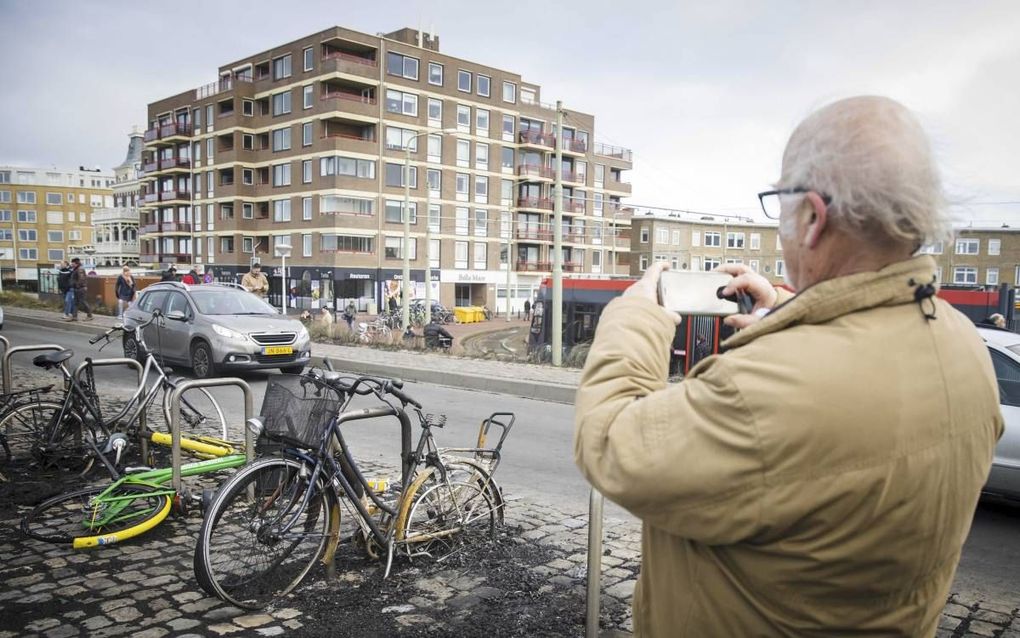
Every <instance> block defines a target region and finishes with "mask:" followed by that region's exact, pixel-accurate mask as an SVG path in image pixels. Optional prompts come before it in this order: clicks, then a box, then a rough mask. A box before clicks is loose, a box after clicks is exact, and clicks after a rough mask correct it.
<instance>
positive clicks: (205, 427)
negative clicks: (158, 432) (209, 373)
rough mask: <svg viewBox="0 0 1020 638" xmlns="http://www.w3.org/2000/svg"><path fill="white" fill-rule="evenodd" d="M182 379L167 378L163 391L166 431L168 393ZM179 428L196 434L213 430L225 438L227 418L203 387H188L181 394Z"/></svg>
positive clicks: (167, 424)
mask: <svg viewBox="0 0 1020 638" xmlns="http://www.w3.org/2000/svg"><path fill="white" fill-rule="evenodd" d="M182 381H183V379H174V380H170V379H167V381H166V383H167V387H166V388H165V389H164V391H163V418H164V419H166V429H167V432H169V431H170V416H171V415H170V395H171V394H173V391H174V389H176V388H177V386H178V385H179V384H180V383H181V382H182ZM180 408H181V430H182V431H185V430H187V431H190V432H192V433H198V434H208V433H209V432H210V431H211V432H215V434H216V436H218V437H221V438H222V439H224V440H227V439H228V438H229V437H228V435H227V419H226V417H224V416H223V409H222V408H220V404H219V403H218V402H217V401H216V399H215V398H213V395H212V394H211V393H210V392H209V391H208V390H206V389H205V388H190V389H188V390H185V391H184V394H182V395H181V406H180Z"/></svg>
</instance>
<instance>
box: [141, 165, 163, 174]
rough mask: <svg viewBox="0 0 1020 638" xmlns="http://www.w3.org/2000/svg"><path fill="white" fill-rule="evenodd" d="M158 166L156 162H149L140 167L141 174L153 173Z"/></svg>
mask: <svg viewBox="0 0 1020 638" xmlns="http://www.w3.org/2000/svg"><path fill="white" fill-rule="evenodd" d="M158 167H159V165H158V164H157V163H156V162H149V163H148V164H143V165H142V172H143V173H155V172H156V169H157V168H158Z"/></svg>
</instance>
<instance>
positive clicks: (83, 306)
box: [57, 257, 92, 321]
mask: <svg viewBox="0 0 1020 638" xmlns="http://www.w3.org/2000/svg"><path fill="white" fill-rule="evenodd" d="M87 284H88V274H87V273H86V272H85V269H84V268H82V265H81V259H79V258H77V257H75V258H74V259H72V260H71V261H70V262H67V261H64V262H63V263H61V264H60V269H59V271H58V273H57V289H58V290H59V291H60V294H62V295H63V296H64V321H78V312H79V311H81V310H84V311H85V321H92V306H91V305H90V304H89V300H88V295H87V294H86V287H87Z"/></svg>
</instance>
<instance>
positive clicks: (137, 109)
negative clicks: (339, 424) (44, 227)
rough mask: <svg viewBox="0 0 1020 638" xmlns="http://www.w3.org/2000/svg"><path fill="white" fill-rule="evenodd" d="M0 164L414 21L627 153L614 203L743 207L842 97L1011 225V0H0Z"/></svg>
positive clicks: (1015, 112)
mask: <svg viewBox="0 0 1020 638" xmlns="http://www.w3.org/2000/svg"><path fill="white" fill-rule="evenodd" d="M0 23H2V24H3V25H4V29H3V31H4V37H3V38H0V56H2V58H0V59H3V60H4V62H5V64H4V67H5V71H4V73H3V75H2V77H3V80H4V82H3V87H4V93H5V94H4V96H3V100H2V101H0V140H2V142H0V164H28V165H34V166H51V165H56V166H59V167H77V166H78V165H79V164H85V165H90V166H94V165H100V166H102V167H103V168H105V169H109V168H110V167H112V166H114V165H116V164H118V163H120V162H121V160H122V159H123V157H124V153H125V151H126V148H127V133H128V131H129V130H130V129H131V126H132V125H138V126H140V127H143V128H144V126H145V116H146V105H147V104H148V103H149V102H152V101H155V100H158V99H161V98H164V97H167V96H170V95H173V94H177V93H179V92H181V91H184V90H189V89H193V88H195V87H198V86H199V85H202V84H205V83H208V82H211V81H213V80H215V79H216V69H217V67H218V66H219V65H220V64H225V63H227V62H230V61H233V60H236V59H239V58H241V57H244V56H247V55H251V54H253V53H257V52H259V51H263V50H265V49H269V48H271V47H273V46H276V45H279V44H282V43H285V42H288V41H290V40H294V39H297V38H299V37H302V36H305V35H309V34H311V33H314V32H316V31H319V30H322V29H325V28H327V27H330V26H333V25H340V26H345V27H348V28H352V29H355V30H358V31H362V32H367V33H377V32H389V31H394V30H396V29H398V28H401V27H404V26H410V27H417V26H419V25H421V26H422V27H423V29H424V30H426V31H427V30H430V28H431V27H433V26H434V28H435V32H436V33H437V34H438V35H439V36H440V38H441V47H442V51H443V52H445V53H448V54H450V55H454V56H457V57H461V58H466V59H469V60H473V61H477V62H480V63H484V64H488V65H491V66H495V67H498V68H503V69H507V70H510V71H515V72H517V73H520V74H521V75H522V77H524V79H525V80H526V81H529V82H535V83H537V84H540V85H541V86H542V90H543V101H545V102H554V101H555V100H557V99H560V100H563V102H564V105H565V107H566V108H568V109H569V108H574V109H577V110H580V111H585V112H588V113H593V114H595V116H596V131H595V140H596V141H599V142H603V143H607V144H613V145H617V146H625V147H628V148H631V149H633V151H634V170H633V171H632V173H631V175H630V181H631V182H632V183H633V185H634V195H633V197H632V198H631V200H630V201H631V203H633V204H644V205H657V206H666V207H675V208H684V209H691V210H699V211H707V212H727V213H741V212H743V213H751V212H754V211H756V210H757V200H756V198H755V194H756V193H757V192H758V191H759V190H762V189H764V188H765V187H767V186H768V185H769V184H770V183H771V182H772V181H773V180H774V179H775V178H776V177H777V175H778V171H779V162H780V157H781V154H782V149H783V146H784V144H785V142H786V139H787V137H788V136H789V134H790V131H791V130H792V129H793V127H794V126H795V125H796V124H797V122H798V121H800V120H801V119H802V118H803V117H804V116H805V115H807V114H808V113H810V112H811V111H812V110H814V109H815V108H818V107H819V106H822V105H824V104H826V103H828V102H830V101H832V100H835V99H839V98H841V97H847V96H851V95H857V94H862V93H873V94H883V95H888V96H891V97H893V98H895V99H898V100H900V101H901V102H903V103H904V104H906V105H907V106H908V107H910V108H911V109H913V110H914V111H915V112H916V113H917V114H918V115H919V117H920V118H921V121H922V123H923V124H924V126H925V127H926V129H927V131H928V132H929V134H930V135H931V137H932V140H933V144H934V147H935V149H936V152H937V155H938V159H939V163H940V166H941V167H942V170H943V175H944V177H945V181H946V185H947V190H948V191H949V195H950V197H951V199H952V200H953V201H956V202H958V204H959V205H958V206H957V208H956V211H957V214H958V215H960V216H961V217H970V218H971V219H975V220H977V221H978V222H985V221H987V222H991V221H1012V222H1013V223H1014V224H1020V179H1018V168H1020V161H1018V160H1020V1H1018V0H1001V1H975V2H959V1H955V0H928V1H916V2H915V1H904V0H898V1H895V2H888V1H874V2H868V1H854V0H819V1H815V2H803V1H792V0H791V1H785V2H783V1H779V0H774V1H771V2H765V1H761V2H737V1H729V0H725V1H724V0H714V1H712V2H706V1H704V0H699V1H696V2H694V1H691V2H688V1H678V0H666V1H659V2H653V1H649V0H628V1H626V2H619V1H618V0H585V1H584V2H575V1H567V0H564V1H561V2H550V1H549V0H541V1H533V0H515V1H513V2H485V1H483V0H465V1H462V0H450V1H444V0H438V1H435V2H431V3H424V2H422V3H413V2H402V1H397V0H387V1H386V2H339V1H336V0H333V1H324V2H319V1H305V0H300V1H298V2H263V1H259V0H246V1H244V2H234V1H227V0H217V1H215V2H212V1H210V0H205V1H194V0H177V1H176V2H173V3H170V4H166V3H163V4H162V5H161V6H160V7H158V8H157V7H156V5H155V3H148V2H138V1H137V0H134V1H131V2H120V1H116V2H115V1H96V0H92V1H88V2H84V1H81V0H76V1H62V0H61V1H56V0H54V1H49V0H0Z"/></svg>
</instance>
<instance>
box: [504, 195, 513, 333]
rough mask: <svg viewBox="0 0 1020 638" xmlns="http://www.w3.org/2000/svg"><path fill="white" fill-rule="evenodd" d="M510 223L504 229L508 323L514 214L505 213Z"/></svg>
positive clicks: (508, 315)
mask: <svg viewBox="0 0 1020 638" xmlns="http://www.w3.org/2000/svg"><path fill="white" fill-rule="evenodd" d="M507 216H508V217H509V219H510V223H508V224H507V228H506V320H507V321H510V254H511V253H512V252H513V241H514V214H513V211H509V210H508V211H507Z"/></svg>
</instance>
